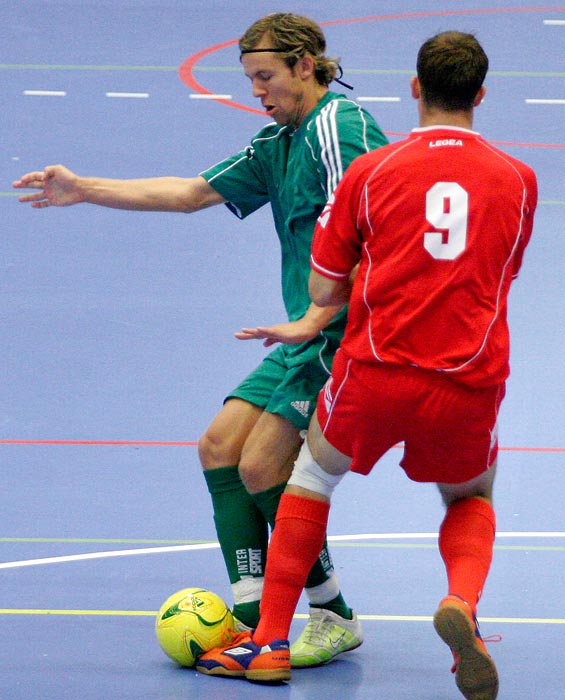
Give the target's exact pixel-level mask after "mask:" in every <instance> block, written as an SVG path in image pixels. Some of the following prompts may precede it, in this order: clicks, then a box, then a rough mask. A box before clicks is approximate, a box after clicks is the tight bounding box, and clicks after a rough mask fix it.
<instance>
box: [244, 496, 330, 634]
mask: <svg viewBox="0 0 565 700" xmlns="http://www.w3.org/2000/svg"><path fill="white" fill-rule="evenodd" d="M329 510H330V504H329V503H326V502H324V501H315V500H313V499H311V498H302V497H301V496H295V495H294V494H288V493H283V495H282V497H281V501H280V504H279V507H278V510H277V519H276V523H275V529H274V530H273V535H272V537H271V542H270V543H269V553H268V557H267V566H266V569H265V586H264V588H263V595H262V597H261V619H260V621H259V625H258V626H257V629H256V630H255V632H254V634H253V639H254V641H255V642H256V643H257V644H268V643H269V642H271V641H273V639H288V635H289V631H290V624H291V622H292V617H293V615H294V611H295V610H296V605H297V603H298V599H299V598H300V594H301V593H302V589H303V588H304V584H305V583H306V579H307V577H308V574H309V573H310V569H311V568H312V566H313V564H314V562H315V561H316V559H317V558H318V556H319V554H320V551H321V549H322V546H323V544H324V537H325V534H326V526H327V522H328V513H329Z"/></svg>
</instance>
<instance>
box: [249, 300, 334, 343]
mask: <svg viewBox="0 0 565 700" xmlns="http://www.w3.org/2000/svg"><path fill="white" fill-rule="evenodd" d="M342 308H343V304H339V305H338V306H326V307H325V308H323V309H322V308H321V307H319V306H316V304H310V307H309V308H308V310H307V311H306V313H305V314H304V316H303V317H302V318H300V319H298V321H289V322H287V323H278V324H275V325H273V326H258V327H256V328H242V329H241V331H239V332H238V333H235V337H236V338H237V339H238V340H264V341H265V342H264V343H263V345H264V346H265V347H266V348H268V347H269V346H271V345H274V344H275V343H284V344H285V345H296V344H297V343H305V342H306V341H308V340H312V338H315V337H316V336H317V335H318V333H319V332H320V331H322V330H323V329H324V328H325V327H326V326H327V325H328V323H329V322H330V321H331V320H332V319H333V318H334V316H336V315H337V314H338V313H339V312H340V311H341V309H342Z"/></svg>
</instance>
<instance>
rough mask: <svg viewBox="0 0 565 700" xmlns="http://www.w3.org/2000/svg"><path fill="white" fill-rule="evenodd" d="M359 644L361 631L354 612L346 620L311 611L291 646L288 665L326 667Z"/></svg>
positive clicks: (360, 642)
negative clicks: (325, 665)
mask: <svg viewBox="0 0 565 700" xmlns="http://www.w3.org/2000/svg"><path fill="white" fill-rule="evenodd" d="M361 644H363V630H362V629H361V625H360V623H359V620H358V619H357V615H356V614H355V613H353V619H352V620H346V619H345V618H343V617H340V616H339V615H337V614H336V613H334V612H332V611H331V610H325V609H324V608H310V619H309V620H308V623H307V625H306V627H305V628H304V629H303V631H302V634H301V635H300V636H299V637H298V639H297V640H296V641H295V642H294V643H293V644H292V645H291V647H290V665H291V666H292V667H293V668H305V667H307V666H320V665H321V664H327V663H329V662H330V661H331V660H332V659H334V658H335V657H336V656H337V655H338V654H343V653H344V652H345V651H351V650H352V649H356V648H357V647H358V646H361Z"/></svg>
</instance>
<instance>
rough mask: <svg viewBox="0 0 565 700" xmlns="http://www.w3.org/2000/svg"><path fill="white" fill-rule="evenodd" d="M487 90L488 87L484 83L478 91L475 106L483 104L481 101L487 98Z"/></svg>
mask: <svg viewBox="0 0 565 700" xmlns="http://www.w3.org/2000/svg"><path fill="white" fill-rule="evenodd" d="M486 91H487V89H486V87H485V86H484V85H482V86H481V88H480V90H479V92H477V96H476V97H475V100H474V102H473V107H478V106H479V105H480V104H481V102H482V101H483V100H484V99H485V94H486Z"/></svg>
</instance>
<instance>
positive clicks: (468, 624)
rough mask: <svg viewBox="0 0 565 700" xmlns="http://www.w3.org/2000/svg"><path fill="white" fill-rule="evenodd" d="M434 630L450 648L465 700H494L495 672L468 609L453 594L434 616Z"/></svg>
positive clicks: (466, 604) (443, 601)
mask: <svg viewBox="0 0 565 700" xmlns="http://www.w3.org/2000/svg"><path fill="white" fill-rule="evenodd" d="M434 627H435V629H436V632H437V633H438V634H439V636H440V637H441V638H442V639H443V641H444V642H445V643H446V644H447V646H449V647H450V648H451V651H452V652H453V657H454V659H455V664H454V666H453V668H452V669H451V670H452V672H454V673H455V682H456V683H457V687H458V688H459V690H460V691H461V692H462V693H463V695H464V696H465V697H466V698H467V700H495V699H496V696H497V695H498V673H497V671H496V666H495V665H494V661H493V660H492V659H491V657H490V655H489V653H488V652H487V650H486V647H485V644H484V642H483V639H482V637H481V634H480V632H479V625H478V623H477V618H476V617H475V615H474V613H473V610H472V609H471V606H470V605H469V603H467V601H465V600H463V598H460V597H459V596H456V595H448V596H447V597H446V598H444V599H443V600H442V601H441V603H440V604H439V608H438V609H437V611H436V614H435V615H434Z"/></svg>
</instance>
